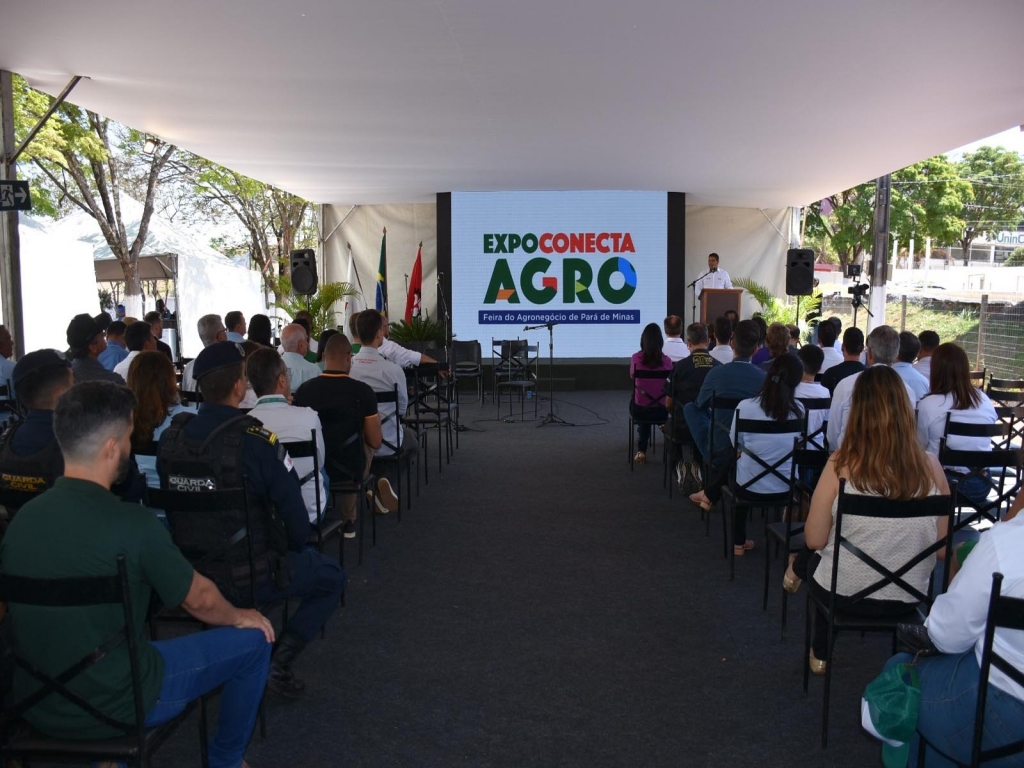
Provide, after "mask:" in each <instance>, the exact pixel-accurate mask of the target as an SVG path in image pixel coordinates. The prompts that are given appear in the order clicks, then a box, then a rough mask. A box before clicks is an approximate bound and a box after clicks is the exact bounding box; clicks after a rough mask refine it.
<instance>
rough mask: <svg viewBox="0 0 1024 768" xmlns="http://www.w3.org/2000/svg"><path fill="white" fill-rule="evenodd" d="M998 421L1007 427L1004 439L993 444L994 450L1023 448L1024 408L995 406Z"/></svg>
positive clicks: (1019, 406) (1018, 406)
mask: <svg viewBox="0 0 1024 768" xmlns="http://www.w3.org/2000/svg"><path fill="white" fill-rule="evenodd" d="M993 406H994V407H995V409H996V416H998V417H999V421H1000V422H1001V423H1003V424H1006V425H1007V426H1008V427H1009V432H1008V434H1007V435H1006V438H1005V439H1003V440H1001V441H999V442H998V443H996V444H995V447H996V448H1021V447H1024V406H1021V405H995V403H993Z"/></svg>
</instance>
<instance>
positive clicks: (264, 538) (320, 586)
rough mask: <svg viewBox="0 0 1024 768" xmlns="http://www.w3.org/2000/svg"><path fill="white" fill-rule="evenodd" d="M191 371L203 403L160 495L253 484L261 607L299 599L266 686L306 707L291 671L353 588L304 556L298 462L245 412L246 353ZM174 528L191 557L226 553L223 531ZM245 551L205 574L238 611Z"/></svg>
mask: <svg viewBox="0 0 1024 768" xmlns="http://www.w3.org/2000/svg"><path fill="white" fill-rule="evenodd" d="M193 370H194V371H195V375H196V380H197V381H198V382H199V386H200V387H201V388H202V392H203V396H204V401H203V402H202V403H201V404H200V405H199V414H198V415H192V414H190V413H179V414H178V415H177V416H175V417H174V418H173V419H172V420H171V425H170V426H169V427H168V428H167V429H166V430H164V433H163V434H162V435H161V436H160V451H159V454H158V456H157V470H158V472H159V474H160V487H161V488H164V489H169V490H190V491H195V490H196V487H197V485H196V483H195V482H194V481H196V480H199V481H202V482H201V483H200V485H201V487H202V488H209V487H212V488H214V489H229V488H237V487H238V484H239V483H241V482H242V479H243V478H245V479H246V481H247V484H248V490H249V494H250V495H249V498H250V501H251V503H252V504H253V505H254V507H253V509H251V510H250V515H249V523H250V527H249V542H251V544H252V546H253V548H254V549H255V551H254V557H255V560H256V571H257V573H258V574H266V577H265V578H263V580H262V581H260V583H259V584H258V585H257V587H256V597H257V600H258V601H259V602H260V603H261V604H263V603H268V602H274V601H276V600H281V599H284V598H285V597H299V598H301V602H300V603H299V605H298V607H297V608H296V609H295V612H294V613H293V614H292V615H291V616H289V617H288V629H287V631H285V632H283V633H282V634H281V637H279V638H278V640H277V642H276V644H275V646H274V652H273V656H272V660H271V668H270V677H269V679H268V680H267V687H268V688H269V689H270V690H272V691H274V692H276V693H278V694H281V695H283V696H286V697H289V698H298V697H299V696H301V695H302V694H303V692H304V690H305V685H304V684H303V683H302V682H301V681H300V680H298V679H297V678H296V677H295V674H294V673H293V672H292V670H291V666H292V664H293V663H294V661H295V659H296V657H297V656H298V655H299V654H300V653H301V651H302V649H303V648H304V647H305V646H306V644H307V643H309V642H310V641H311V640H313V638H314V637H316V635H317V633H319V632H320V628H321V627H323V625H324V623H325V622H326V621H327V619H328V618H330V616H331V614H332V613H334V609H335V606H337V605H338V601H339V600H340V598H341V594H342V592H343V591H344V588H345V572H344V571H343V570H342V569H341V567H340V566H339V565H338V563H337V561H336V560H334V559H332V558H328V557H326V556H324V555H321V554H320V553H318V552H315V551H312V550H310V549H307V548H306V543H307V541H308V540H309V535H310V526H309V516H308V514H307V511H306V505H305V503H304V502H303V500H302V492H301V490H300V488H299V479H298V477H297V476H296V474H295V470H294V469H292V468H291V460H290V459H289V458H288V454H287V452H286V451H285V449H284V448H283V447H282V446H281V444H280V442H279V441H278V439H277V436H276V435H275V434H274V433H273V432H271V431H269V430H267V429H264V428H263V426H262V425H261V424H260V423H259V421H257V420H256V419H254V418H252V417H251V416H247V415H245V414H242V413H239V411H238V404H239V403H240V402H241V401H242V397H243V396H244V395H245V389H246V380H245V366H244V358H243V355H242V352H241V350H240V349H239V346H238V345H237V344H233V343H232V342H230V341H220V342H217V343H215V344H211V345H210V346H208V347H206V349H204V350H203V351H202V352H200V353H199V356H198V357H197V358H196V360H195V367H194V369H193ZM189 480H191V481H193V482H188V481H189ZM198 492H200V493H201V492H202V490H199V491H198ZM168 517H170V516H168ZM219 522H220V523H221V524H222V525H223V527H224V528H230V529H232V530H239V529H241V528H242V527H244V526H245V525H246V515H245V512H244V510H228V509H226V510H223V512H222V519H221V520H220V521H219ZM170 523H171V527H172V530H173V532H174V540H175V542H176V543H177V544H178V545H179V546H180V547H182V549H184V550H185V552H186V554H190V553H194V554H195V555H196V556H199V555H200V553H207V552H213V551H215V550H217V549H220V548H222V547H223V544H224V542H223V540H222V537H221V535H220V534H221V533H222V530H223V528H221V527H220V526H214V525H211V526H209V527H207V526H203V527H198V526H196V527H195V528H194V529H189V530H183V528H184V526H182V525H179V524H176V523H175V521H174V520H170ZM246 546H247V544H246V542H245V541H243V542H239V543H238V544H236V545H235V546H234V547H229V548H228V549H227V551H226V553H225V559H224V560H222V561H219V562H213V563H209V564H208V565H204V566H203V568H202V570H203V571H205V572H206V573H207V574H208V575H209V576H210V578H211V579H212V580H213V581H214V583H216V584H217V585H218V586H219V587H220V588H221V591H223V592H224V593H225V594H226V595H227V596H228V598H229V599H232V600H234V601H236V602H242V601H246V600H248V599H249V597H248V594H249V587H248V575H247V574H245V575H243V576H242V577H241V578H240V580H239V578H238V569H237V568H233V567H232V564H233V563H235V562H238V560H236V559H235V557H238V558H239V559H241V560H242V561H243V562H244V558H245V554H244V548H245V547H246Z"/></svg>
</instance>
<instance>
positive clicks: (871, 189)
mask: <svg viewBox="0 0 1024 768" xmlns="http://www.w3.org/2000/svg"><path fill="white" fill-rule="evenodd" d="M874 208H875V183H874V182H870V183H867V184H859V185H858V186H856V187H853V188H852V189H847V190H844V191H843V192H838V193H836V194H834V195H829V196H828V197H826V198H825V199H824V200H820V201H817V202H814V203H811V205H810V206H808V211H807V238H808V239H812V240H817V241H825V240H827V241H828V243H829V244H830V245H831V248H832V251H833V252H834V253H835V255H836V259H837V260H838V262H839V265H840V266H841V267H842V268H843V270H844V271H845V270H846V266H847V265H848V264H854V263H856V261H857V260H858V259H859V258H860V256H861V254H862V253H863V252H864V251H865V250H867V249H868V248H870V247H871V244H872V242H871V217H872V215H873V212H874Z"/></svg>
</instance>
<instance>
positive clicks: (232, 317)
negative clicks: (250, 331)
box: [224, 309, 246, 344]
mask: <svg viewBox="0 0 1024 768" xmlns="http://www.w3.org/2000/svg"><path fill="white" fill-rule="evenodd" d="M224 326H225V328H227V337H228V338H227V340H228V341H234V342H236V343H237V344H241V343H242V342H243V341H245V331H246V327H245V315H243V314H242V313H241V312H240V311H238V310H237V309H234V310H232V311H231V312H228V313H227V314H226V315H224Z"/></svg>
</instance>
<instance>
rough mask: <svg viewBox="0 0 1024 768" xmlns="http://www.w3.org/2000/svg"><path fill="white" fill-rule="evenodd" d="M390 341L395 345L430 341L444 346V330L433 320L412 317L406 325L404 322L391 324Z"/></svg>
mask: <svg viewBox="0 0 1024 768" xmlns="http://www.w3.org/2000/svg"><path fill="white" fill-rule="evenodd" d="M391 340H392V341H394V342H395V343H397V344H405V343H406V342H410V341H430V342H434V343H435V344H437V345H439V346H440V345H442V344H444V329H443V328H442V327H441V324H440V323H438V322H437V321H435V320H426V319H424V318H422V317H414V318H413V319H412V322H411V323H409V324H408V325H407V324H406V323H405V321H404V320H399V321H398V322H397V323H392V324H391Z"/></svg>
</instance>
